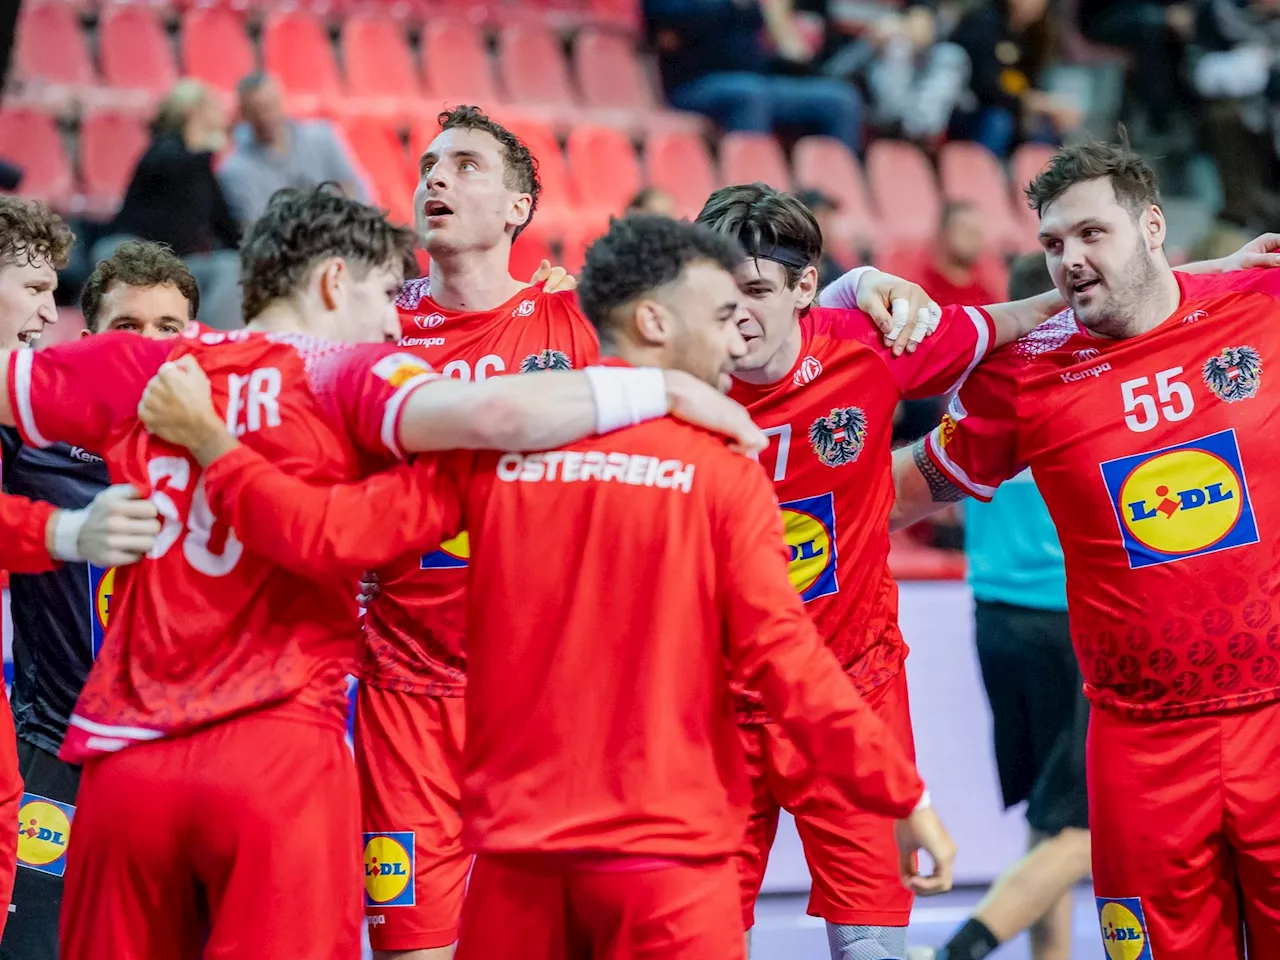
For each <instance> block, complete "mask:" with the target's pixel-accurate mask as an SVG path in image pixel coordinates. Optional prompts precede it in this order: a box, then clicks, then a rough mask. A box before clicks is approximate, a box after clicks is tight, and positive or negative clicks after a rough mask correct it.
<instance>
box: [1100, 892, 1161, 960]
mask: <svg viewBox="0 0 1280 960" xmlns="http://www.w3.org/2000/svg"><path fill="white" fill-rule="evenodd" d="M1095 899H1096V900H1097V901H1098V923H1099V924H1100V925H1101V927H1102V946H1103V947H1104V948H1105V949H1106V951H1107V958H1108V960H1152V957H1151V939H1150V937H1149V936H1148V935H1147V918H1146V916H1145V915H1144V914H1143V912H1142V898H1141V897H1118V898H1109V897H1096V898H1095Z"/></svg>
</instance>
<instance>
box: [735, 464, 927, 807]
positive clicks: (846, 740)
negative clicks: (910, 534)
mask: <svg viewBox="0 0 1280 960" xmlns="http://www.w3.org/2000/svg"><path fill="white" fill-rule="evenodd" d="M717 480H718V484H717V492H718V495H719V496H718V499H719V502H720V503H719V509H717V511H716V512H717V526H718V527H719V528H720V541H721V543H723V544H724V545H725V548H724V549H723V550H722V551H720V552H719V553H718V559H719V579H720V583H721V584H722V585H723V586H722V592H721V601H722V604H723V608H722V609H723V616H724V618H725V622H726V623H727V624H728V630H727V637H728V645H729V657H730V661H731V664H732V669H733V675H734V678H735V679H737V680H741V681H744V682H745V684H746V685H747V686H748V687H750V688H751V689H754V690H758V691H759V692H760V695H761V697H762V698H763V699H764V702H765V706H766V708H767V709H768V710H769V713H770V715H771V716H773V717H774V718H775V719H776V720H777V721H778V723H779V724H781V726H782V728H783V729H784V730H785V731H786V733H787V736H789V737H790V738H791V739H792V740H793V741H794V742H795V744H796V746H797V747H799V748H800V751H801V752H802V753H803V754H804V755H805V756H806V757H807V758H808V759H809V761H810V762H811V763H813V764H814V766H815V767H816V768H817V769H818V770H819V772H820V774H821V775H822V776H824V777H826V778H827V779H828V780H829V781H830V782H831V783H832V784H834V785H835V786H836V788H837V789H839V790H840V791H841V792H842V793H844V794H845V795H846V796H847V797H848V798H849V799H850V800H852V801H854V802H856V803H857V804H858V805H859V806H862V807H865V808H866V809H868V810H872V811H874V812H876V813H880V814H883V815H885V816H889V817H894V818H902V817H906V816H908V815H909V814H910V813H911V811H912V810H913V809H914V808H915V806H916V804H917V803H918V802H919V801H920V797H921V795H922V794H923V792H924V784H923V783H922V782H921V780H920V776H919V774H918V773H916V769H915V766H914V765H913V764H912V763H911V761H910V760H909V759H908V758H907V755H906V754H905V753H904V752H903V750H902V747H901V746H899V744H898V741H897V739H896V738H895V737H894V736H893V735H892V734H891V733H890V732H889V729H888V728H887V727H886V726H885V725H884V723H883V722H882V721H881V720H880V718H879V717H877V716H876V714H875V712H874V711H873V710H872V709H871V707H870V706H868V705H867V703H866V701H864V700H863V699H862V697H861V696H859V694H858V692H857V690H856V689H855V688H854V686H853V684H852V683H850V682H849V678H848V677H846V676H845V675H844V672H843V671H842V670H841V669H840V663H839V661H837V660H836V658H835V655H834V654H833V653H832V652H831V651H830V650H829V649H827V647H826V645H825V644H824V643H823V642H822V641H821V640H820V639H819V637H818V633H817V630H816V629H815V628H814V626H813V622H812V621H811V620H810V619H809V617H808V615H807V614H806V613H805V610H804V605H803V603H801V601H800V596H799V594H797V593H796V589H795V587H794V586H792V584H791V580H790V579H789V577H788V573H787V568H788V560H789V555H788V549H787V546H786V542H785V540H784V537H783V527H782V517H781V515H780V514H779V512H778V502H777V500H776V499H775V497H774V494H773V487H772V486H771V485H770V483H769V481H768V479H767V478H766V477H765V474H764V471H762V470H760V469H758V468H755V467H749V466H748V465H746V464H745V463H744V464H742V465H741V466H736V468H735V469H734V470H733V471H732V473H730V472H728V471H725V472H723V473H722V474H720V475H719V476H718V477H717Z"/></svg>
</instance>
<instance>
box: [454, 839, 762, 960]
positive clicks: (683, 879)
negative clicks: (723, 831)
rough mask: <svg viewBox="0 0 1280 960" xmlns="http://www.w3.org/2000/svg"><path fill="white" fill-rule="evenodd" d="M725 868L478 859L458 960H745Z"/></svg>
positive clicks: (734, 894) (734, 889)
mask: <svg viewBox="0 0 1280 960" xmlns="http://www.w3.org/2000/svg"><path fill="white" fill-rule="evenodd" d="M744 956H745V953H744V946H743V936H742V923H741V920H740V914H739V912H738V876H737V869H736V868H735V867H734V865H733V862H732V861H730V860H721V861H716V862H713V863H700V864H693V863H689V864H683V863H682V864H664V865H651V866H649V867H648V868H645V869H635V868H631V869H625V868H624V869H601V866H600V865H593V866H590V867H587V866H584V865H583V864H582V862H581V861H575V860H574V859H566V858H560V857H539V856H534V855H526V856H505V857H499V856H485V855H484V854H481V855H480V856H478V857H477V858H476V868H475V872H474V873H473V874H472V875H471V889H470V890H469V891H468V893H467V902H466V905H465V906H464V907H463V910H462V936H461V938H460V939H459V941H458V954H457V957H456V958H455V960H505V958H509V957H520V958H521V960H578V958H582V957H591V958H593V960H708V958H714V960H743V958H744Z"/></svg>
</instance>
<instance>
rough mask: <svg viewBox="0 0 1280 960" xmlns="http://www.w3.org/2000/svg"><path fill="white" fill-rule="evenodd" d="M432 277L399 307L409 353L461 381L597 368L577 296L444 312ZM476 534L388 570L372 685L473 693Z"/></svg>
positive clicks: (372, 642) (374, 637) (373, 622)
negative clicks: (470, 597) (470, 637)
mask: <svg viewBox="0 0 1280 960" xmlns="http://www.w3.org/2000/svg"><path fill="white" fill-rule="evenodd" d="M428 291H429V281H428V280H427V278H423V279H420V280H410V281H409V282H408V283H406V284H405V286H404V289H403V291H402V292H401V294H400V299H399V301H398V303H397V305H398V307H399V310H400V321H401V330H402V332H403V337H402V339H401V341H400V343H401V345H402V346H410V347H413V348H414V350H415V352H421V353H422V354H423V356H425V357H426V358H427V359H428V360H429V361H430V362H431V364H432V365H433V366H434V367H435V369H437V370H439V371H440V372H441V373H442V374H444V375H447V376H452V377H457V378H458V379H460V380H485V379H487V378H489V377H493V376H500V375H503V374H509V373H530V372H532V371H535V370H569V369H577V368H581V367H583V366H586V365H587V364H589V363H594V362H595V360H596V358H597V356H598V354H599V346H598V344H597V342H596V335H595V328H594V327H592V325H591V323H590V321H588V320H587V318H586V317H585V316H583V314H582V311H581V309H580V308H579V307H578V298H577V296H576V295H574V294H572V293H550V294H548V293H543V292H542V290H541V289H540V288H538V287H527V288H525V289H524V290H521V291H520V292H519V293H517V294H516V295H515V296H514V297H512V298H511V299H510V300H508V301H507V302H506V303H504V304H503V305H502V306H500V307H498V308H497V309H495V310H478V311H471V312H466V311H456V310H445V309H443V308H441V307H440V306H439V305H438V304H436V303H435V301H433V300H432V299H431V297H430V295H429V292H428ZM469 557H470V540H469V538H468V536H467V534H466V533H465V532H464V533H461V534H459V535H458V536H456V537H454V538H452V539H450V540H448V541H446V542H445V543H444V544H442V545H441V547H440V549H439V550H436V551H433V552H432V553H429V554H427V555H425V556H423V557H422V558H421V559H420V560H418V561H417V562H416V563H414V564H412V565H411V566H402V567H399V568H397V569H393V570H385V571H381V581H382V582H381V586H382V595H381V596H380V597H379V598H378V599H377V600H376V601H375V602H374V603H373V604H372V605H371V606H370V607H369V610H368V613H367V614H366V615H365V628H364V629H365V645H364V649H363V653H362V656H361V664H360V676H361V679H362V680H364V681H365V682H367V683H372V684H374V685H375V686H379V687H384V688H387V689H393V690H405V691H409V692H414V693H420V694H427V695H432V696H460V695H461V694H462V692H463V690H464V689H465V687H466V675H465V672H466V652H465V649H464V644H463V640H464V638H465V636H466V615H467V614H466V594H465V590H466V582H467V561H468V559H469Z"/></svg>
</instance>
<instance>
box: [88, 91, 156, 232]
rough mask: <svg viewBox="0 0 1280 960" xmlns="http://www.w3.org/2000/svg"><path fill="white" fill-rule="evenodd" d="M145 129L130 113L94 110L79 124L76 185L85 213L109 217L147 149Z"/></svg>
mask: <svg viewBox="0 0 1280 960" xmlns="http://www.w3.org/2000/svg"><path fill="white" fill-rule="evenodd" d="M147 142H148V136H147V130H146V126H145V125H144V124H143V122H142V121H141V120H140V119H139V118H138V117H136V116H134V115H133V114H130V113H124V112H120V111H105V110H96V111H93V112H90V113H86V114H85V115H84V117H83V118H82V119H81V121H80V184H81V187H82V188H83V190H84V195H85V201H86V205H87V207H88V209H89V210H91V211H93V212H94V213H97V214H99V215H103V216H109V215H110V214H111V213H113V212H114V211H115V209H116V208H117V207H118V206H119V205H120V201H121V199H122V198H123V197H124V192H125V189H126V188H127V187H128V186H129V180H130V179H131V178H132V176H133V168H134V166H135V165H136V164H137V162H138V158H139V157H140V156H142V154H143V151H145V150H146V149H147Z"/></svg>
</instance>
